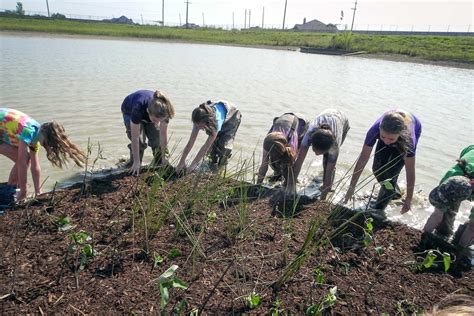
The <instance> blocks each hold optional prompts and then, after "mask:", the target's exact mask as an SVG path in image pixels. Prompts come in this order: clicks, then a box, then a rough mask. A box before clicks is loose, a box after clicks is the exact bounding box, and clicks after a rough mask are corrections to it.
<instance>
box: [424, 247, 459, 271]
mask: <svg viewBox="0 0 474 316" xmlns="http://www.w3.org/2000/svg"><path fill="white" fill-rule="evenodd" d="M438 255H439V256H441V258H443V260H442V263H443V267H444V272H447V271H448V270H449V268H450V267H451V263H452V262H453V261H452V260H451V255H450V254H449V253H447V252H440V251H439V250H433V249H431V250H428V252H427V254H426V256H425V258H424V259H423V262H422V263H421V264H419V265H418V270H420V271H422V270H426V269H429V268H431V267H433V266H434V265H435V264H437V263H439V262H441V261H435V260H436V258H438Z"/></svg>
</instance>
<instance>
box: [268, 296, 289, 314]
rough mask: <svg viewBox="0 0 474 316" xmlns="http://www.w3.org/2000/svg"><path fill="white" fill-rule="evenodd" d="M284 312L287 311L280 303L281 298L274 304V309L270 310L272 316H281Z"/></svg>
mask: <svg viewBox="0 0 474 316" xmlns="http://www.w3.org/2000/svg"><path fill="white" fill-rule="evenodd" d="M284 311H285V310H284V309H283V302H282V301H280V299H279V298H277V299H276V300H275V302H273V303H272V307H271V308H270V316H279V315H281V314H282V313H283V312H284Z"/></svg>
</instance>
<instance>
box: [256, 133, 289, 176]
mask: <svg viewBox="0 0 474 316" xmlns="http://www.w3.org/2000/svg"><path fill="white" fill-rule="evenodd" d="M263 149H265V150H266V151H267V152H268V154H269V156H270V164H277V165H280V166H281V167H282V168H283V169H286V168H288V167H289V166H290V165H292V164H293V163H294V162H295V159H296V153H295V150H294V149H293V148H292V147H291V146H290V144H289V143H288V140H287V139H286V137H285V135H283V133H280V132H273V133H269V134H268V135H267V136H266V137H265V139H264V140H263Z"/></svg>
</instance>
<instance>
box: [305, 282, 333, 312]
mask: <svg viewBox="0 0 474 316" xmlns="http://www.w3.org/2000/svg"><path fill="white" fill-rule="evenodd" d="M336 293H337V286H335V287H333V288H331V289H329V293H328V294H326V295H325V296H324V298H323V300H322V301H321V302H320V303H318V304H314V305H311V306H310V307H308V309H307V310H306V315H318V316H319V315H322V314H323V312H324V311H325V310H327V309H328V308H330V307H332V306H333V305H334V304H335V303H336V300H337V297H336Z"/></svg>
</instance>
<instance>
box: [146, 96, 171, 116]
mask: <svg viewBox="0 0 474 316" xmlns="http://www.w3.org/2000/svg"><path fill="white" fill-rule="evenodd" d="M148 113H149V114H150V115H152V116H155V117H158V118H165V119H167V120H169V119H172V118H173V117H174V107H173V104H171V101H170V100H169V99H168V97H166V95H164V94H163V92H161V91H160V90H156V91H155V93H154V94H153V99H151V100H150V101H149V102H148Z"/></svg>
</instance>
